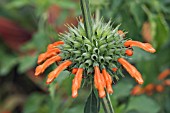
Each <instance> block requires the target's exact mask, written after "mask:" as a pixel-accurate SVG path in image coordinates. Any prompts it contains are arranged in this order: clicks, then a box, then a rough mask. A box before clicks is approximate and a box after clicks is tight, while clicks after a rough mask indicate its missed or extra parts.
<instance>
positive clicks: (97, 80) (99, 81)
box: [94, 66, 106, 98]
mask: <svg viewBox="0 0 170 113" xmlns="http://www.w3.org/2000/svg"><path fill="white" fill-rule="evenodd" d="M94 70H95V74H94V84H95V86H96V89H98V92H99V97H100V98H103V97H105V96H106V93H105V91H104V86H103V82H102V77H101V74H100V69H99V67H98V66H95V67H94Z"/></svg>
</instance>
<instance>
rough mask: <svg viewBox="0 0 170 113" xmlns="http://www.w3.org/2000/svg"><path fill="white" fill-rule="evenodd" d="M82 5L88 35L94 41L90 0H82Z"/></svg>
mask: <svg viewBox="0 0 170 113" xmlns="http://www.w3.org/2000/svg"><path fill="white" fill-rule="evenodd" d="M80 6H81V10H82V14H83V19H84V25H85V31H86V36H87V38H88V39H90V40H91V41H92V33H93V32H92V20H91V14H90V9H89V0H80Z"/></svg>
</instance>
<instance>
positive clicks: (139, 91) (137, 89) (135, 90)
mask: <svg viewBox="0 0 170 113" xmlns="http://www.w3.org/2000/svg"><path fill="white" fill-rule="evenodd" d="M143 93H144V90H143V88H142V87H141V86H140V85H136V86H135V87H134V88H133V89H132V91H131V95H141V94H143Z"/></svg>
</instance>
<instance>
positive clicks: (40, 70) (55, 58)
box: [35, 56, 62, 76]
mask: <svg viewBox="0 0 170 113" xmlns="http://www.w3.org/2000/svg"><path fill="white" fill-rule="evenodd" d="M61 59H62V58H61V57H60V56H53V57H51V58H50V59H48V60H46V61H45V62H44V63H43V64H41V65H39V66H37V68H36V70H35V76H38V75H40V74H41V73H43V72H44V71H45V69H46V68H47V67H49V66H50V65H51V64H53V63H54V62H56V61H60V60H61Z"/></svg>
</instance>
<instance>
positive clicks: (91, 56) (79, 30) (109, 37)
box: [35, 19, 162, 98]
mask: <svg viewBox="0 0 170 113" xmlns="http://www.w3.org/2000/svg"><path fill="white" fill-rule="evenodd" d="M91 22H92V25H91V27H92V32H91V33H90V35H92V36H90V37H88V35H89V34H88V35H85V33H86V30H85V27H84V23H83V22H82V20H79V21H78V26H77V27H75V26H74V25H67V27H68V32H65V33H60V35H59V36H60V39H62V41H57V42H54V43H53V44H49V45H48V47H47V51H46V52H45V53H42V54H41V55H40V56H39V57H38V64H39V66H37V68H36V70H35V75H36V76H38V75H40V74H41V73H43V72H44V71H45V69H46V68H47V67H48V66H50V65H51V64H52V63H54V62H57V63H58V64H60V65H59V66H58V67H57V68H56V69H55V70H53V71H52V72H50V73H49V75H48V78H47V81H46V83H47V84H50V83H51V82H52V81H53V80H54V79H55V78H56V77H58V75H59V74H60V72H61V71H63V70H65V69H66V68H67V67H69V68H68V71H70V72H71V73H72V74H75V75H74V76H75V77H74V79H73V80H72V97H73V98H76V97H77V96H78V90H79V88H80V87H81V81H82V79H87V81H88V80H90V81H89V83H90V84H91V83H93V82H92V81H91V80H92V79H94V85H95V87H96V89H97V90H98V96H99V97H100V98H103V97H105V96H106V94H107V93H109V94H112V93H113V89H112V82H113V81H112V78H115V79H116V80H118V79H119V76H122V77H123V76H124V74H123V73H122V68H121V66H120V64H121V65H122V66H123V67H124V68H125V69H126V70H127V72H128V73H129V74H130V75H131V76H132V77H133V78H135V80H136V81H137V82H138V83H139V84H142V83H143V82H144V81H143V79H142V76H141V74H140V73H139V72H138V71H137V69H136V68H135V67H134V66H132V65H131V64H130V63H128V62H127V61H126V60H125V59H124V58H126V57H127V56H132V55H133V50H132V49H131V47H132V46H137V47H140V48H142V49H144V50H146V51H148V52H151V53H154V52H155V49H154V48H153V47H152V46H151V45H150V44H148V43H141V42H138V41H132V40H127V38H125V34H126V33H124V32H123V31H121V30H119V26H117V27H115V28H114V29H112V27H113V26H112V24H111V21H109V22H108V23H105V22H104V21H103V19H101V20H100V21H94V20H93V21H91ZM91 37H93V39H92V40H91ZM93 40H94V41H93ZM75 67H79V68H75ZM80 67H81V68H80ZM84 70H85V71H84ZM107 70H108V72H107ZM110 70H112V71H110ZM82 74H84V75H86V77H83V78H82ZM160 78H162V77H160Z"/></svg>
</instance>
